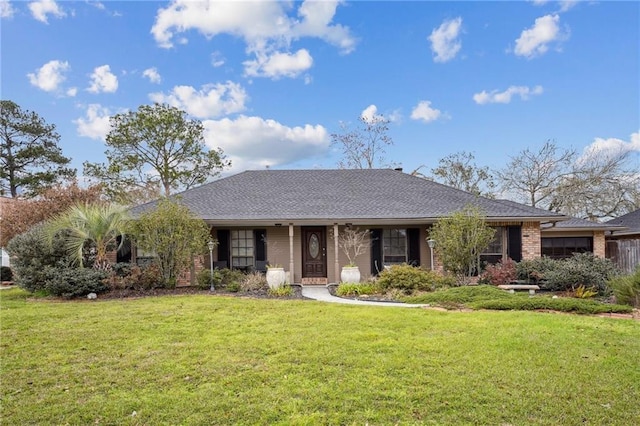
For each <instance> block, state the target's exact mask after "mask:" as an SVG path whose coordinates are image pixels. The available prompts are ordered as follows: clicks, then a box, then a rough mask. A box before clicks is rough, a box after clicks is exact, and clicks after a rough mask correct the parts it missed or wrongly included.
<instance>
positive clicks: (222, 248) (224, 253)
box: [218, 229, 231, 268]
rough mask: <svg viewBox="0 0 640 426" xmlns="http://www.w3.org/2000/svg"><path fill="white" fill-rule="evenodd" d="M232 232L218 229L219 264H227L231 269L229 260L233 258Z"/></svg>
mask: <svg viewBox="0 0 640 426" xmlns="http://www.w3.org/2000/svg"><path fill="white" fill-rule="evenodd" d="M230 238H231V232H229V230H228V229H218V262H226V264H227V266H226V267H227V268H228V267H229V259H230V258H231V253H230V250H231V244H230V241H229V240H230Z"/></svg>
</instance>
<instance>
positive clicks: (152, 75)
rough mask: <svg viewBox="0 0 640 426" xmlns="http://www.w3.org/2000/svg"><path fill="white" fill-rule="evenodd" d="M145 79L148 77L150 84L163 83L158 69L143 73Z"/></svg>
mask: <svg viewBox="0 0 640 426" xmlns="http://www.w3.org/2000/svg"><path fill="white" fill-rule="evenodd" d="M142 76H143V77H147V78H148V79H149V81H150V82H152V83H155V84H160V82H161V81H162V77H160V73H159V72H158V69H157V68H156V67H152V68H147V69H146V70H144V71H143V72H142Z"/></svg>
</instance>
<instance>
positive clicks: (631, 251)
mask: <svg viewBox="0 0 640 426" xmlns="http://www.w3.org/2000/svg"><path fill="white" fill-rule="evenodd" d="M607 224H610V225H617V226H623V227H625V229H621V230H614V231H612V232H610V233H608V234H607V236H606V238H607V257H608V258H610V259H611V260H612V261H613V262H615V263H616V264H617V265H618V266H619V267H620V268H621V269H622V270H623V271H625V272H629V273H631V272H633V271H634V270H635V269H636V268H637V267H638V266H640V209H639V210H636V211H633V212H631V213H627V214H625V215H624V216H620V217H617V218H615V219H611V220H610V221H608V222H607Z"/></svg>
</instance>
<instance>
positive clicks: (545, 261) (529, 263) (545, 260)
mask: <svg viewBox="0 0 640 426" xmlns="http://www.w3.org/2000/svg"><path fill="white" fill-rule="evenodd" d="M557 262H558V261H557V260H553V259H551V258H550V257H547V256H543V257H538V258H536V259H527V260H522V261H521V262H519V263H518V264H516V272H517V278H518V279H519V280H526V281H529V282H531V283H533V284H542V282H541V281H542V280H544V279H545V276H546V274H547V272H549V271H551V270H553V269H555V267H556V264H557Z"/></svg>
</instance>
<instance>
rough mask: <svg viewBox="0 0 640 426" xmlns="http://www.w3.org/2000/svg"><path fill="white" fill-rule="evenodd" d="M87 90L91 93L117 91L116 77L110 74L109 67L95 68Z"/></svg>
mask: <svg viewBox="0 0 640 426" xmlns="http://www.w3.org/2000/svg"><path fill="white" fill-rule="evenodd" d="M87 90H88V91H89V92H91V93H102V92H105V93H113V92H115V91H116V90H118V77H116V76H115V74H112V73H111V68H110V67H109V65H102V66H100V67H96V68H95V69H94V70H93V73H92V74H91V86H89V88H88V89H87Z"/></svg>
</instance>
